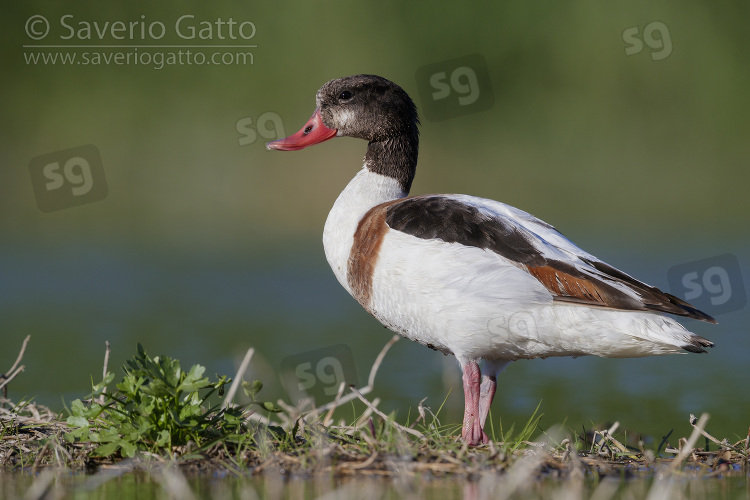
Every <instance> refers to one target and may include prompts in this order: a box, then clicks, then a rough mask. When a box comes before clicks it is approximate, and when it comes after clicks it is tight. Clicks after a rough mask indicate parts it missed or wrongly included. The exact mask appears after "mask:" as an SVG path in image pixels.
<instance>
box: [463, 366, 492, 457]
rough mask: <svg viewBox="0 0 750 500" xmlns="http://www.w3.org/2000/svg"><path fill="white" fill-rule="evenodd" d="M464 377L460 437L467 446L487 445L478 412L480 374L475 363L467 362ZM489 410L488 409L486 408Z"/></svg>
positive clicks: (487, 440) (486, 438) (487, 439)
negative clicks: (462, 419) (462, 418)
mask: <svg viewBox="0 0 750 500" xmlns="http://www.w3.org/2000/svg"><path fill="white" fill-rule="evenodd" d="M463 371H464V375H463V382H464V424H463V429H462V430H461V436H462V437H463V439H464V441H466V442H467V443H468V444H469V446H476V445H478V444H482V443H488V442H489V438H488V437H487V434H485V433H484V431H483V430H482V422H481V416H480V411H479V400H480V380H481V378H482V374H481V372H480V371H479V365H478V364H477V362H476V361H469V362H468V363H466V364H465V365H464V367H463ZM488 408H489V407H488Z"/></svg>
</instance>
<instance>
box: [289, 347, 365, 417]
mask: <svg viewBox="0 0 750 500" xmlns="http://www.w3.org/2000/svg"><path fill="white" fill-rule="evenodd" d="M281 372H282V377H283V380H284V387H285V388H286V392H287V393H288V394H289V398H290V399H291V400H292V401H293V402H295V403H296V402H298V401H299V400H301V399H303V398H306V397H310V398H313V399H314V400H315V403H316V405H321V404H324V403H326V402H328V401H332V400H333V398H334V397H335V396H336V393H337V392H338V390H339V386H340V385H341V383H342V382H344V383H345V384H346V385H351V384H354V385H357V371H356V369H355V367H354V356H353V355H352V350H351V349H350V348H349V346H347V345H344V344H339V345H334V346H330V347H325V348H322V349H316V350H314V351H308V352H303V353H300V354H296V355H294V356H289V357H288V358H286V359H284V360H283V361H282V362H281Z"/></svg>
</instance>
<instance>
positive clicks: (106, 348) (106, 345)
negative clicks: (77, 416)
mask: <svg viewBox="0 0 750 500" xmlns="http://www.w3.org/2000/svg"><path fill="white" fill-rule="evenodd" d="M109 351H110V349H109V340H105V341H104V367H103V368H102V380H104V379H106V378H107V368H108V367H109ZM106 392H107V386H106V385H105V386H104V387H102V393H101V395H100V396H99V403H100V404H102V405H103V404H104V394H105V393H106Z"/></svg>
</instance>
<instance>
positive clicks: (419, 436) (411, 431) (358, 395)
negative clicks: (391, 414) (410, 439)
mask: <svg viewBox="0 0 750 500" xmlns="http://www.w3.org/2000/svg"><path fill="white" fill-rule="evenodd" d="M349 389H351V391H352V392H353V393H354V394H356V396H357V397H358V398H359V399H360V400H361V401H362V402H363V403H364V404H366V405H367V406H368V407H369V408H370V409H371V410H372V411H373V412H375V414H376V415H378V416H379V417H380V418H382V419H384V420H388V415H386V414H385V413H383V412H382V411H380V410H378V409H377V408H375V406H373V404H372V403H370V402H369V401H368V400H367V399H366V398H365V397H364V396H363V395H362V393H361V392H359V391H358V390H357V389H356V388H355V387H353V386H349ZM391 423H392V424H393V426H394V427H395V428H396V429H399V430H401V431H403V432H408V433H409V434H411V435H412V436H416V437H418V438H420V439H422V438H424V434H422V433H421V432H419V431H417V430H414V429H409V428H408V427H404V426H403V425H400V424H398V423H396V422H394V421H392V422H391Z"/></svg>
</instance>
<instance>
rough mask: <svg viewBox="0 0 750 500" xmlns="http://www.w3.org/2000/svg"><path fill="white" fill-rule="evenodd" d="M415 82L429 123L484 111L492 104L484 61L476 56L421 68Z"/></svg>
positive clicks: (490, 88) (490, 89) (487, 70)
mask: <svg viewBox="0 0 750 500" xmlns="http://www.w3.org/2000/svg"><path fill="white" fill-rule="evenodd" d="M416 79H417V88H418V89H419V96H420V98H421V100H422V107H423V109H424V114H425V116H426V117H427V119H428V120H431V121H440V120H447V119H448V118H455V117H457V116H462V115H467V114H470V113H477V112H479V111H485V110H487V109H490V108H491V107H492V106H493V105H494V104H495V96H494V94H493V92H492V81H491V80H490V72H489V69H488V68H487V61H485V59H484V57H482V56H481V55H479V54H472V55H469V56H464V57H459V58H456V59H450V60H448V61H442V62H439V63H434V64H430V65H427V66H422V67H421V68H419V69H418V70H417V73H416Z"/></svg>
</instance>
